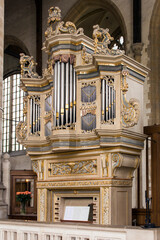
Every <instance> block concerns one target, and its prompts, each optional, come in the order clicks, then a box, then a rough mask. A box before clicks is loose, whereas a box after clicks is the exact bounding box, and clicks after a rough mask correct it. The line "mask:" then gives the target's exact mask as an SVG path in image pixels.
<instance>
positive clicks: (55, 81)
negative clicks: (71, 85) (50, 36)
mask: <svg viewBox="0 0 160 240" xmlns="http://www.w3.org/2000/svg"><path fill="white" fill-rule="evenodd" d="M57 68H58V63H57V62H56V63H55V67H54V89H56V90H55V91H54V103H53V104H54V116H53V118H54V119H53V124H54V127H55V126H56V113H57V108H56V107H57V75H58V74H57V72H58V71H57Z"/></svg>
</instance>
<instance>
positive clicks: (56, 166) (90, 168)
mask: <svg viewBox="0 0 160 240" xmlns="http://www.w3.org/2000/svg"><path fill="white" fill-rule="evenodd" d="M48 170H49V171H50V174H49V176H57V177H58V176H66V175H67V176H68V175H73V174H85V175H86V174H96V173H97V160H87V161H76V162H69V163H64V162H60V163H50V167H49V169H48Z"/></svg>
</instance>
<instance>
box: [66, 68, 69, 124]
mask: <svg viewBox="0 0 160 240" xmlns="http://www.w3.org/2000/svg"><path fill="white" fill-rule="evenodd" d="M68 90H69V63H67V64H66V105H65V112H66V124H68V109H69V101H68V100H69V98H68V97H69V94H68Z"/></svg>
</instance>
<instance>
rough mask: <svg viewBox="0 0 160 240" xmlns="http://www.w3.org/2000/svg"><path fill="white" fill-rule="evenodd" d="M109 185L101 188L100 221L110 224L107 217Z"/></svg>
mask: <svg viewBox="0 0 160 240" xmlns="http://www.w3.org/2000/svg"><path fill="white" fill-rule="evenodd" d="M109 201H110V199H109V187H104V188H102V204H103V208H102V223H103V224H110V218H109Z"/></svg>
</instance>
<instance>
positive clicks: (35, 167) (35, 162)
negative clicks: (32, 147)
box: [32, 161, 38, 175]
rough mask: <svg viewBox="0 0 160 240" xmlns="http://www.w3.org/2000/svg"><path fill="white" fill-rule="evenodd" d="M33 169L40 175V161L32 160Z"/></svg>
mask: <svg viewBox="0 0 160 240" xmlns="http://www.w3.org/2000/svg"><path fill="white" fill-rule="evenodd" d="M32 169H33V171H34V172H35V173H36V174H37V175H38V161H32Z"/></svg>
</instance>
